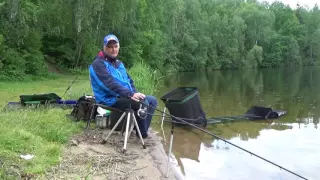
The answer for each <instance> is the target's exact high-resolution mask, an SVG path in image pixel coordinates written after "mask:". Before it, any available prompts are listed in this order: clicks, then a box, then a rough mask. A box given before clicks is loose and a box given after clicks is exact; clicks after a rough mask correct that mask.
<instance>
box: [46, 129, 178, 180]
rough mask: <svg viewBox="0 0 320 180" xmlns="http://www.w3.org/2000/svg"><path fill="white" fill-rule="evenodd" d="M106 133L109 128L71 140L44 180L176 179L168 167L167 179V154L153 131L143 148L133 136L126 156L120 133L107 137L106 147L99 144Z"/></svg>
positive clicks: (96, 130) (92, 131)
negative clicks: (86, 179)
mask: <svg viewBox="0 0 320 180" xmlns="http://www.w3.org/2000/svg"><path fill="white" fill-rule="evenodd" d="M108 132H109V129H104V130H99V129H94V130H91V131H90V132H89V133H87V134H86V133H83V134H81V135H77V136H75V137H73V138H72V139H71V140H70V143H69V144H68V145H67V146H66V147H65V149H64V153H63V156H62V157H61V158H62V159H61V163H60V164H59V165H58V166H56V167H53V168H52V169H51V170H50V171H48V172H47V173H46V177H45V179H85V178H86V177H88V179H94V180H98V179H99V180H100V179H110V180H113V179H128V180H139V179H143V180H158V179H159V180H167V179H168V180H174V179H176V177H175V173H174V172H173V168H172V167H171V166H170V168H169V172H168V176H166V175H167V155H166V154H165V151H164V149H163V146H162V143H161V137H159V136H157V135H156V132H154V131H152V130H151V131H150V137H151V138H150V139H149V138H148V139H146V140H145V141H146V145H147V148H146V149H143V147H142V144H141V141H140V139H139V138H137V137H136V136H135V134H134V133H132V135H131V136H130V138H129V140H128V145H127V152H126V153H125V154H123V153H122V147H123V137H122V136H121V135H120V133H119V132H116V133H114V134H113V135H112V136H110V137H109V139H108V142H107V143H106V144H101V143H100V142H101V140H102V137H106V135H107V133H108Z"/></svg>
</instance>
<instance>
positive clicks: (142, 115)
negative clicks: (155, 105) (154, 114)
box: [137, 99, 148, 119]
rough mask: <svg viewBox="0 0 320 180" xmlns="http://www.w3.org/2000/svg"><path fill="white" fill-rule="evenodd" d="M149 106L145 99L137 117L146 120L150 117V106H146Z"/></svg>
mask: <svg viewBox="0 0 320 180" xmlns="http://www.w3.org/2000/svg"><path fill="white" fill-rule="evenodd" d="M145 104H148V101H147V100H146V99H145V100H144V102H143V103H140V107H139V109H138V111H137V115H138V116H139V117H140V118H141V119H145V118H146V117H147V115H148V113H147V112H148V106H147V105H145Z"/></svg>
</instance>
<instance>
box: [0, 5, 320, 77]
mask: <svg viewBox="0 0 320 180" xmlns="http://www.w3.org/2000/svg"><path fill="white" fill-rule="evenodd" d="M110 32H111V33H115V34H116V35H117V36H118V37H119V39H120V41H121V50H120V51H121V52H120V53H121V57H120V58H121V60H122V61H124V62H125V63H126V65H127V66H128V67H132V66H133V64H135V63H137V62H144V63H147V64H148V65H150V67H151V68H154V69H159V70H161V71H169V70H180V71H184V70H195V69H200V68H213V69H226V68H259V67H279V66H302V65H317V63H318V61H319V60H320V10H319V7H318V6H315V7H312V8H311V9H308V8H304V7H298V8H297V9H291V8H290V7H289V6H286V5H284V4H282V3H279V2H276V3H273V4H267V3H259V2H256V1H255V0H250V1H244V0H202V1H198V0H174V1H163V0H159V1H153V0H131V1H110V0H102V1H101V0H91V1H83V0H55V1H40V0H23V1H21V0H0V56H1V57H0V68H1V73H2V74H1V77H4V76H10V77H23V76H25V75H28V74H31V75H37V76H39V75H42V76H43V75H45V74H46V73H47V68H46V67H47V65H48V62H50V63H49V64H55V65H58V66H59V67H63V68H69V69H70V68H72V69H73V68H85V67H87V65H88V64H89V63H90V62H92V60H93V58H94V56H95V55H96V53H97V51H99V49H101V45H102V38H103V37H104V36H105V35H106V34H107V33H110Z"/></svg>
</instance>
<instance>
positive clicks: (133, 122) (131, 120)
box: [102, 104, 146, 153]
mask: <svg viewBox="0 0 320 180" xmlns="http://www.w3.org/2000/svg"><path fill="white" fill-rule="evenodd" d="M125 116H127V121H126V127H125V129H126V130H125V136H124V144H123V150H122V152H123V153H125V152H126V150H127V141H128V137H129V136H130V135H131V132H132V130H133V128H134V127H136V130H137V132H138V135H139V138H140V140H141V142H142V146H143V149H145V148H146V145H145V144H144V141H143V139H142V135H141V132H140V128H139V126H138V122H137V119H136V117H135V115H134V111H133V110H132V109H131V104H130V105H129V108H128V109H126V110H125V111H124V112H123V114H122V115H121V117H120V118H119V120H118V121H117V123H116V124H115V125H114V127H113V128H112V129H111V131H110V132H109V134H108V136H107V137H106V138H105V139H103V140H102V144H105V143H106V142H107V139H108V138H109V136H110V135H111V134H112V133H113V132H114V130H115V129H116V128H117V127H118V126H119V124H120V123H121V121H122V120H124V117H125ZM129 126H130V129H129ZM122 129H123V128H122Z"/></svg>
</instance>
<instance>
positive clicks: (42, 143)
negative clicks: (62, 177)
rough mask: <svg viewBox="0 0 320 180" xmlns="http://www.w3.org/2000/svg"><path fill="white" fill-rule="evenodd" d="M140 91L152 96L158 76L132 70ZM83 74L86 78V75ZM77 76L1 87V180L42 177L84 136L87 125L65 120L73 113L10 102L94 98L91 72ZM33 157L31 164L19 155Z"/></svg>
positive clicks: (142, 67) (143, 69)
mask: <svg viewBox="0 0 320 180" xmlns="http://www.w3.org/2000/svg"><path fill="white" fill-rule="evenodd" d="M129 73H130V75H131V76H132V78H133V79H134V80H135V84H136V87H137V89H138V90H139V91H140V92H143V93H146V94H152V93H153V90H154V88H155V80H156V74H155V73H153V72H151V70H150V69H149V68H148V67H146V66H145V65H143V64H137V65H135V66H134V67H133V68H132V69H130V70H129ZM83 74H84V75H83ZM83 74H81V75H80V76H79V77H78V79H77V80H76V81H75V82H74V84H73V85H72V86H71V88H70V90H69V91H68V93H66V94H65V96H63V95H64V92H65V90H66V89H67V87H68V86H69V85H70V84H71V82H72V81H73V80H74V79H75V77H76V76H74V75H73V76H59V77H58V78H55V79H54V80H46V81H33V82H20V83H18V82H14V83H9V82H2V83H0V96H1V97H2V101H1V102H0V108H1V109H2V111H1V112H0V121H1V125H0V132H1V133H0V166H1V168H0V179H17V178H18V179H19V178H20V177H21V175H23V174H42V173H44V171H45V170H46V169H47V168H50V167H51V166H53V165H56V164H57V163H59V161H60V160H61V159H60V155H61V153H62V149H63V146H64V145H65V143H67V142H68V140H69V138H70V137H71V136H72V135H75V134H77V133H81V132H82V131H83V128H84V127H85V125H86V124H85V123H84V122H77V123H76V122H72V121H71V120H70V119H68V118H67V117H66V114H70V112H71V109H62V108H53V107H43V108H23V109H11V108H10V109H9V108H8V106H7V104H8V102H18V101H19V96H20V95H31V94H43V93H56V94H57V95H59V96H60V97H62V99H64V100H67V99H78V98H79V97H80V96H82V95H83V94H84V93H85V94H87V95H92V91H91V87H90V84H89V80H88V72H86V73H83ZM26 154H32V155H34V158H33V159H32V160H24V159H21V158H20V155H26Z"/></svg>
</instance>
